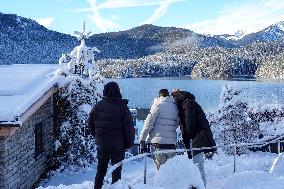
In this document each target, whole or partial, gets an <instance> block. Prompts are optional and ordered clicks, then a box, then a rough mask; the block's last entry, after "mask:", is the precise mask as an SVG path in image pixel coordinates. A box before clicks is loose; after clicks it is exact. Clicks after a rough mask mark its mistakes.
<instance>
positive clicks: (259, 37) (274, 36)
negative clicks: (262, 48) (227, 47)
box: [239, 21, 284, 45]
mask: <svg viewBox="0 0 284 189" xmlns="http://www.w3.org/2000/svg"><path fill="white" fill-rule="evenodd" d="M283 37H284V21H281V22H278V23H276V24H273V25H271V26H269V27H267V28H265V29H263V30H261V31H259V32H255V33H251V34H248V35H246V36H244V37H243V38H242V39H241V40H240V41H239V42H240V44H241V45H246V44H250V43H253V42H271V41H277V40H280V39H282V38H283Z"/></svg>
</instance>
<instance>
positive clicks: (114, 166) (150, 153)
mask: <svg viewBox="0 0 284 189" xmlns="http://www.w3.org/2000/svg"><path fill="white" fill-rule="evenodd" d="M280 139H283V136H281V137H277V138H275V139H274V140H271V141H268V142H262V143H239V144H229V145H219V146H213V147H201V148H190V149H172V150H159V151H155V152H147V153H143V154H138V155H136V156H133V157H130V158H128V159H124V160H122V161H121V162H119V163H117V164H114V165H113V166H111V167H110V168H109V169H108V171H107V173H106V176H105V178H104V183H108V184H110V183H109V182H108V178H109V176H110V175H111V174H112V172H113V171H114V170H115V169H116V168H118V167H119V166H122V165H124V164H126V163H129V162H131V161H134V160H137V159H141V158H145V162H144V163H146V158H147V157H148V156H151V155H159V154H168V153H183V152H188V151H198V150H212V149H218V148H234V173H235V172H236V148H237V147H245V146H246V147H263V146H266V145H268V144H272V143H278V152H279V153H280V143H282V142H284V140H280ZM144 169H146V167H145V166H144ZM145 174H146V171H145V170H144V184H146V175H145Z"/></svg>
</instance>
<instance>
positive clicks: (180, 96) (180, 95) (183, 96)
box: [173, 91, 195, 105]
mask: <svg viewBox="0 0 284 189" xmlns="http://www.w3.org/2000/svg"><path fill="white" fill-rule="evenodd" d="M173 97H174V98H175V100H176V102H177V104H179V105H181V104H182V103H183V102H184V101H185V100H195V96H194V95H193V94H191V93H190V92H187V91H178V92H175V95H174V96H173Z"/></svg>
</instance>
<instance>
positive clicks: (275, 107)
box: [248, 104, 284, 123]
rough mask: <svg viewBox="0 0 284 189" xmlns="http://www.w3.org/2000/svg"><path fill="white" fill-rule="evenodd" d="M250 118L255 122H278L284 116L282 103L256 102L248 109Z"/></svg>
mask: <svg viewBox="0 0 284 189" xmlns="http://www.w3.org/2000/svg"><path fill="white" fill-rule="evenodd" d="M248 115H249V117H250V118H251V119H253V120H255V121H257V122H259V123H260V122H279V121H281V120H282V119H283V118H284V105H280V104H266V105H263V104H256V105H255V106H252V107H250V108H249V110H248Z"/></svg>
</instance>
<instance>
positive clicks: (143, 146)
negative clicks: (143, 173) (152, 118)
mask: <svg viewBox="0 0 284 189" xmlns="http://www.w3.org/2000/svg"><path fill="white" fill-rule="evenodd" d="M140 149H141V154H143V153H146V152H147V143H146V141H143V140H141V141H140Z"/></svg>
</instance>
